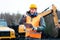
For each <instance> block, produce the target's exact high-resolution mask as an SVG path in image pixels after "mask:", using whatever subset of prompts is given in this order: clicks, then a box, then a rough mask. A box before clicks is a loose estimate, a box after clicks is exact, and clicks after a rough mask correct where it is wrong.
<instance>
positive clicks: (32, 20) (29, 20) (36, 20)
mask: <svg viewBox="0 0 60 40" xmlns="http://www.w3.org/2000/svg"><path fill="white" fill-rule="evenodd" d="M40 18H41V16H40V15H37V16H36V17H34V18H31V17H30V16H28V15H27V16H26V23H28V24H32V25H33V26H34V27H38V26H39V25H40V24H39V22H40Z"/></svg>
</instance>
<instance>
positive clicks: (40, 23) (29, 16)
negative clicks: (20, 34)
mask: <svg viewBox="0 0 60 40" xmlns="http://www.w3.org/2000/svg"><path fill="white" fill-rule="evenodd" d="M29 8H30V9H29V11H27V12H26V15H24V16H22V18H21V20H20V22H19V23H20V24H25V23H31V24H32V26H33V29H34V30H37V31H44V29H45V27H46V25H45V22H44V18H43V17H41V18H40V16H38V15H39V14H38V13H37V5H36V4H31V5H30V7H29ZM33 22H34V23H33ZM28 39H30V40H38V39H35V38H28ZM28 39H27V40H28Z"/></svg>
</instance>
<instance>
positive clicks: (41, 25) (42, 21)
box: [37, 17, 46, 31]
mask: <svg viewBox="0 0 60 40" xmlns="http://www.w3.org/2000/svg"><path fill="white" fill-rule="evenodd" d="M45 27H46V25H45V21H44V18H43V17H42V18H41V19H40V26H39V27H38V28H37V30H40V31H43V30H44V29H45Z"/></svg>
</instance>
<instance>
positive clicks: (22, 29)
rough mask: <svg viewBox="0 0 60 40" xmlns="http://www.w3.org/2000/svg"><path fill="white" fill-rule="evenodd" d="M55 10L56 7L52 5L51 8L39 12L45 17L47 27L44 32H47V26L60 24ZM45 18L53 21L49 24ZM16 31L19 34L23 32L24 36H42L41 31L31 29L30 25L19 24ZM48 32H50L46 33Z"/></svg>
mask: <svg viewBox="0 0 60 40" xmlns="http://www.w3.org/2000/svg"><path fill="white" fill-rule="evenodd" d="M56 11H57V9H56V7H55V6H54V5H52V9H50V10H46V11H43V12H41V13H39V16H40V17H44V19H45V22H46V28H47V29H46V33H48V31H47V30H49V26H50V27H53V26H52V25H54V27H56V28H57V27H59V25H60V24H59V23H58V17H57V12H56ZM48 17H49V18H48ZM47 18H48V19H51V22H53V23H50V24H49V21H48V20H47ZM48 24H49V25H48ZM27 25H29V24H27ZM49 31H51V29H50V30H49ZM18 32H19V34H23V33H25V37H31V38H41V37H42V32H39V33H35V32H36V31H35V30H32V27H29V26H25V25H24V24H22V25H19V27H18ZM48 34H50V33H48ZM51 34H52V33H51Z"/></svg>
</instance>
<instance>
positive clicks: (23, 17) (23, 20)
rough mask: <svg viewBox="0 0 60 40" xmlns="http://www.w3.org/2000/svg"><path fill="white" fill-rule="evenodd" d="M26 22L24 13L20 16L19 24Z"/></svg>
mask: <svg viewBox="0 0 60 40" xmlns="http://www.w3.org/2000/svg"><path fill="white" fill-rule="evenodd" d="M25 22H26V16H25V15H23V16H22V17H21V18H20V22H19V24H24V23H25Z"/></svg>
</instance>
